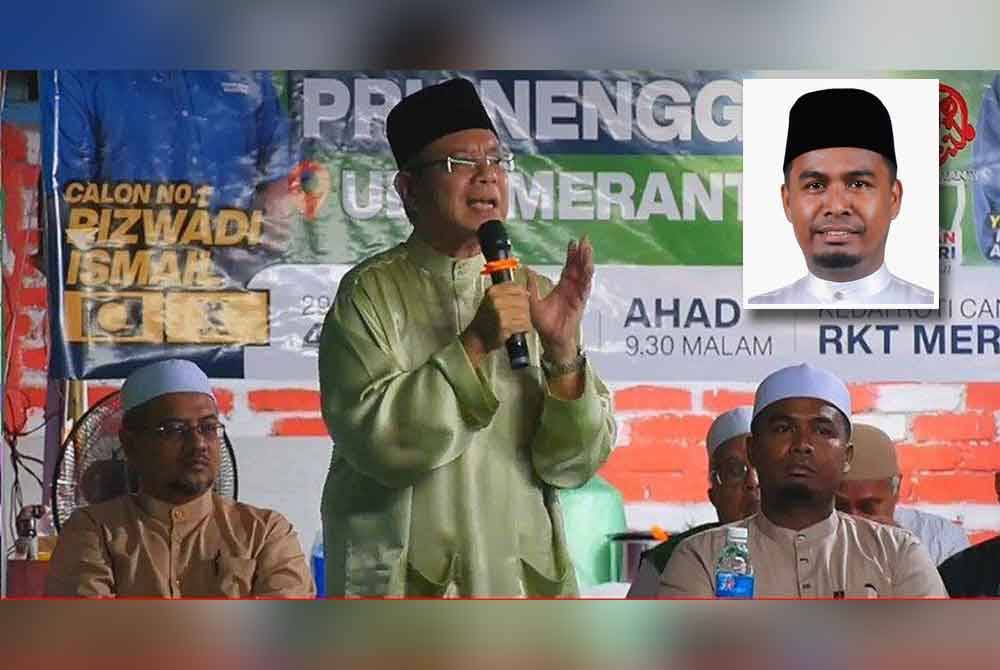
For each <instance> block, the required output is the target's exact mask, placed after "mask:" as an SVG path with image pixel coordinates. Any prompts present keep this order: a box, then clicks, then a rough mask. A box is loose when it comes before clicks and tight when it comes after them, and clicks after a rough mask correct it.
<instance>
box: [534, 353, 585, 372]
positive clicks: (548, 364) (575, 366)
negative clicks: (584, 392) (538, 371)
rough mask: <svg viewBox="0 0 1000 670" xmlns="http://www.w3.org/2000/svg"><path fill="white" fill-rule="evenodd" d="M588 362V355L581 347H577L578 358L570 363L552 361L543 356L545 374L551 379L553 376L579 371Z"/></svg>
mask: <svg viewBox="0 0 1000 670" xmlns="http://www.w3.org/2000/svg"><path fill="white" fill-rule="evenodd" d="M586 364H587V356H586V355H585V354H584V353H583V349H581V348H580V347H577V348H576V358H574V359H573V360H571V361H570V362H569V363H553V362H552V361H549V360H546V359H545V356H542V370H544V371H545V376H546V377H549V378H550V379H551V378H553V377H562V376H563V375H568V374H570V373H572V372H579V371H580V370H582V369H583V366H585V365H586Z"/></svg>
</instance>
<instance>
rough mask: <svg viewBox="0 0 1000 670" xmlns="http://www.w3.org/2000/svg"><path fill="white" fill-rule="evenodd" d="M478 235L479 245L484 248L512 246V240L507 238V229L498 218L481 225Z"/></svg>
mask: <svg viewBox="0 0 1000 670" xmlns="http://www.w3.org/2000/svg"><path fill="white" fill-rule="evenodd" d="M476 235H478V237H479V246H480V247H482V248H483V249H494V248H498V247H507V248H510V242H509V241H508V240H507V230H506V229H505V228H504V227H503V223H501V222H500V221H498V220H497V219H492V220H490V221H486V222H485V223H483V224H482V225H481V226H479V230H478V231H476Z"/></svg>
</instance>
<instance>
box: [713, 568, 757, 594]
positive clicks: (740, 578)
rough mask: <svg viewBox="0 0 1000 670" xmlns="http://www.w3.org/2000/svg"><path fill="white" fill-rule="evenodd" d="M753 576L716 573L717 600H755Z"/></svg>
mask: <svg viewBox="0 0 1000 670" xmlns="http://www.w3.org/2000/svg"><path fill="white" fill-rule="evenodd" d="M753 581H754V579H753V575H739V574H736V573H735V572H717V573H715V597H716V598H753Z"/></svg>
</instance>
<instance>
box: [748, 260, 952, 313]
mask: <svg viewBox="0 0 1000 670" xmlns="http://www.w3.org/2000/svg"><path fill="white" fill-rule="evenodd" d="M750 304H753V305H791V306H803V307H810V306H815V305H841V306H844V307H850V306H852V305H913V306H928V307H931V306H933V304H934V293H933V292H932V291H928V290H927V289H924V288H921V287H920V286H917V285H916V284H911V283H910V282H908V281H905V280H903V279H900V278H899V277H897V276H895V275H894V274H892V273H891V272H889V269H888V268H887V267H886V266H885V263H883V264H882V265H881V266H880V267H879V269H878V270H876V271H875V272H873V273H871V274H870V275H868V276H867V277H862V278H861V279H855V280H854V281H845V282H837V281H828V280H826V279H820V278H819V277H817V276H816V275H814V274H812V273H809V274H807V275H806V276H805V277H803V278H802V279H799V280H798V281H796V282H795V283H793V284H790V285H788V286H785V287H784V288H780V289H777V290H775V291H770V292H769V293H764V294H761V295H758V296H754V297H753V298H750Z"/></svg>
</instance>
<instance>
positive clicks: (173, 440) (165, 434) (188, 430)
mask: <svg viewBox="0 0 1000 670" xmlns="http://www.w3.org/2000/svg"><path fill="white" fill-rule="evenodd" d="M140 430H142V431H144V432H147V433H152V434H153V435H155V436H156V437H157V438H158V439H160V440H163V441H164V442H168V443H170V444H180V443H182V442H184V441H185V440H187V439H188V437H189V436H191V435H193V434H194V433H198V435H199V436H200V437H201V438H202V439H203V440H205V441H206V442H208V443H210V444H214V443H216V442H218V441H219V440H221V439H222V436H223V435H225V434H226V427H225V426H224V425H222V424H221V423H219V422H218V421H205V422H202V423H199V424H195V425H191V424H187V423H184V422H183V421H167V422H164V423H161V424H160V425H159V426H153V427H151V428H141V429H140Z"/></svg>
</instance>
